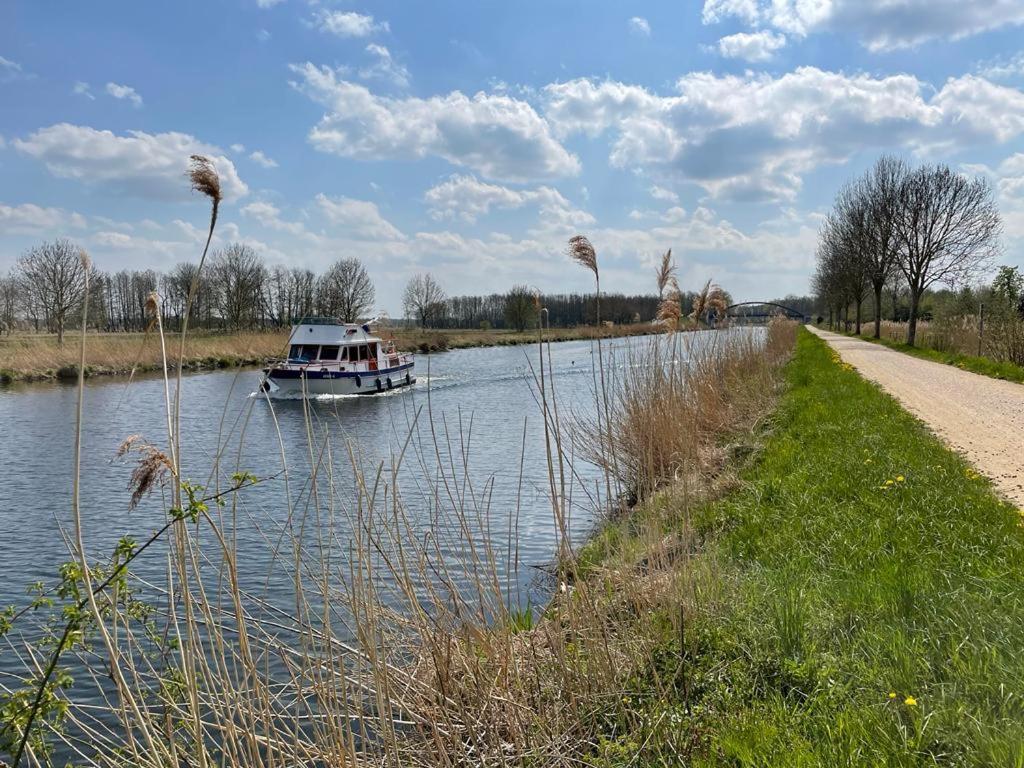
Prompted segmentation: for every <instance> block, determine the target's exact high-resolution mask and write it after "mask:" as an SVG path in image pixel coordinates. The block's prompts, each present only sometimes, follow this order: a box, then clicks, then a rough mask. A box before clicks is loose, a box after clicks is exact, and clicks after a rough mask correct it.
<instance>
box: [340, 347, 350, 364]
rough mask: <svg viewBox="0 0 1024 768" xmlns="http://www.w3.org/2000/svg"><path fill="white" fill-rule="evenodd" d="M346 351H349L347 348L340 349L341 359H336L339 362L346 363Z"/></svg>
mask: <svg viewBox="0 0 1024 768" xmlns="http://www.w3.org/2000/svg"><path fill="white" fill-rule="evenodd" d="M348 350H349V347H342V348H341V357H340V358H338V359H339V360H343V361H347V360H348Z"/></svg>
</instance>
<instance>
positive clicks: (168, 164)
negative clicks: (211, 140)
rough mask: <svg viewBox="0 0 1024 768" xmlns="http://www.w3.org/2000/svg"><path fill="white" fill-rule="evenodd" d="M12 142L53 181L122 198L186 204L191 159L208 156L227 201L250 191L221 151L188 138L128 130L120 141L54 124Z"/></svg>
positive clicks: (108, 134) (106, 133) (92, 130)
mask: <svg viewBox="0 0 1024 768" xmlns="http://www.w3.org/2000/svg"><path fill="white" fill-rule="evenodd" d="M12 143H13V145H14V147H15V148H16V149H18V150H19V151H21V152H24V153H25V154H26V155H29V156H31V157H34V158H36V159H37V160H40V161H41V162H43V163H45V164H46V167H47V169H48V170H49V171H50V173H52V174H54V175H55V176H59V177H61V178H67V179H76V180H78V181H82V182H85V183H88V184H102V185H105V186H108V187H110V188H111V189H113V190H115V191H117V192H120V193H123V194H129V195H138V196H141V197H150V198H158V199H164V200H188V199H190V198H191V195H192V193H191V191H190V189H189V184H188V180H187V179H186V177H185V173H186V171H187V170H188V162H189V156H190V155H193V154H200V155H206V156H207V157H209V158H210V160H211V161H212V162H213V163H214V165H215V166H216V168H217V172H218V174H219V175H220V182H221V190H222V191H223V193H224V197H225V199H227V200H235V199H238V198H240V197H243V196H244V195H246V194H247V193H248V191H249V189H248V187H247V186H246V185H245V183H244V182H243V181H242V180H241V179H240V178H239V177H238V173H237V171H236V170H235V166H234V164H233V163H232V162H231V161H230V160H228V159H227V157H225V156H224V154H223V152H222V151H221V150H220V149H219V148H217V147H215V146H213V145H210V144H206V143H204V142H201V141H199V140H198V139H196V138H195V137H194V136H190V135H188V134H187V133H176V132H172V133H157V134H150V133H145V132H143V131H128V132H127V135H125V136H118V135H116V134H114V133H112V132H111V131H99V130H96V129H95V128H90V127H88V126H83V125H71V124H69V123H58V124H56V125H51V126H49V127H48V128H40V129H39V130H37V131H36V132H35V133H33V134H31V135H29V137H28V138H26V139H15V140H14V141H13V142H12Z"/></svg>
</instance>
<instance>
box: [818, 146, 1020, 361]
mask: <svg viewBox="0 0 1024 768" xmlns="http://www.w3.org/2000/svg"><path fill="white" fill-rule="evenodd" d="M1000 232H1001V222H1000V217H999V211H998V209H997V206H996V203H995V196H994V194H993V191H992V187H991V185H990V184H989V182H988V181H987V180H986V179H984V178H981V177H970V176H966V175H963V174H960V173H957V172H956V171H953V170H952V169H950V168H949V167H948V166H945V165H922V166H918V167H912V166H910V165H908V164H907V163H906V162H904V161H903V160H901V159H899V158H896V157H892V156H883V157H881V158H879V159H878V160H877V161H876V163H875V164H874V166H873V167H872V168H871V169H869V170H868V171H867V172H866V173H864V174H863V175H862V176H861V177H859V178H857V179H854V180H853V181H851V182H849V183H847V184H846V185H845V186H844V187H843V188H842V189H841V190H840V191H839V194H838V195H837V196H836V200H835V204H834V206H833V208H832V211H831V212H830V213H829V214H828V216H827V218H826V219H825V222H824V224H823V225H822V228H821V232H820V234H819V239H818V247H817V253H816V261H817V266H816V270H815V274H814V278H813V289H814V291H815V293H816V295H817V296H818V297H819V300H820V302H821V305H822V306H823V307H825V308H827V312H828V317H829V324H830V325H832V324H834V323H838V322H840V321H843V322H845V321H846V320H848V316H849V313H850V310H851V309H852V310H853V313H854V324H855V326H856V331H857V333H860V331H861V323H862V309H863V307H864V304H865V302H866V301H867V300H868V299H872V300H873V301H872V302H871V303H872V306H873V309H874V313H873V314H874V324H875V327H874V336H875V338H879V336H880V331H881V320H882V297H883V292H885V291H887V290H888V291H891V292H892V293H893V294H894V295H899V294H900V293H901V292H904V291H905V292H906V294H907V296H908V303H909V311H908V313H907V343H908V344H910V345H913V344H914V341H915V339H916V335H917V321H918V319H919V317H920V310H921V299H922V297H923V296H924V295H925V292H926V291H928V290H929V289H931V288H933V287H937V286H941V285H944V286H947V287H950V288H956V287H957V286H959V285H963V284H965V283H967V282H969V281H970V280H972V279H973V278H975V277H976V276H978V275H979V274H981V273H983V272H984V271H985V270H986V269H987V268H988V267H989V266H990V264H991V262H992V259H993V258H994V257H995V255H996V254H997V253H998V249H999V235H1000Z"/></svg>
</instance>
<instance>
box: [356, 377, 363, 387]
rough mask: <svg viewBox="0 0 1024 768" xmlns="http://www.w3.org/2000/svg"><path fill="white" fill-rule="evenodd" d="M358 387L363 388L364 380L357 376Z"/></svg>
mask: <svg viewBox="0 0 1024 768" xmlns="http://www.w3.org/2000/svg"><path fill="white" fill-rule="evenodd" d="M356 386H357V387H361V386H363V380H362V379H361V378H359V377H358V376H356Z"/></svg>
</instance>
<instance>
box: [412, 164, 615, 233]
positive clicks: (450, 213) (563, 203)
mask: <svg viewBox="0 0 1024 768" xmlns="http://www.w3.org/2000/svg"><path fill="white" fill-rule="evenodd" d="M424 200H426V202H427V205H428V206H429V208H430V212H431V216H433V217H434V218H435V219H437V220H439V221H440V220H445V219H447V220H453V219H458V220H461V221H465V222H467V223H472V222H474V221H476V220H477V219H478V218H479V217H480V216H484V215H486V214H488V213H490V211H491V209H492V208H495V209H506V210H509V209H516V208H522V207H523V206H526V205H536V206H538V208H539V209H540V220H541V225H542V226H562V227H565V226H568V227H573V226H589V225H591V224H594V223H595V219H594V217H593V216H591V215H590V214H589V213H587V212H586V211H581V210H578V209H576V208H574V207H573V205H572V204H571V203H570V202H569V201H568V200H566V199H565V197H564V196H563V195H562V193H561V192H559V191H558V190H557V189H554V188H552V187H537V188H535V189H510V188H509V187H503V186H500V185H497V184H488V183H487V182H483V181H480V180H479V179H477V178H476V177H475V176H463V175H453V176H451V177H450V178H449V179H448V180H447V181H444V182H442V183H441V184H438V185H437V186H435V187H432V188H431V189H428V190H427V192H426V194H425V195H424Z"/></svg>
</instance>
